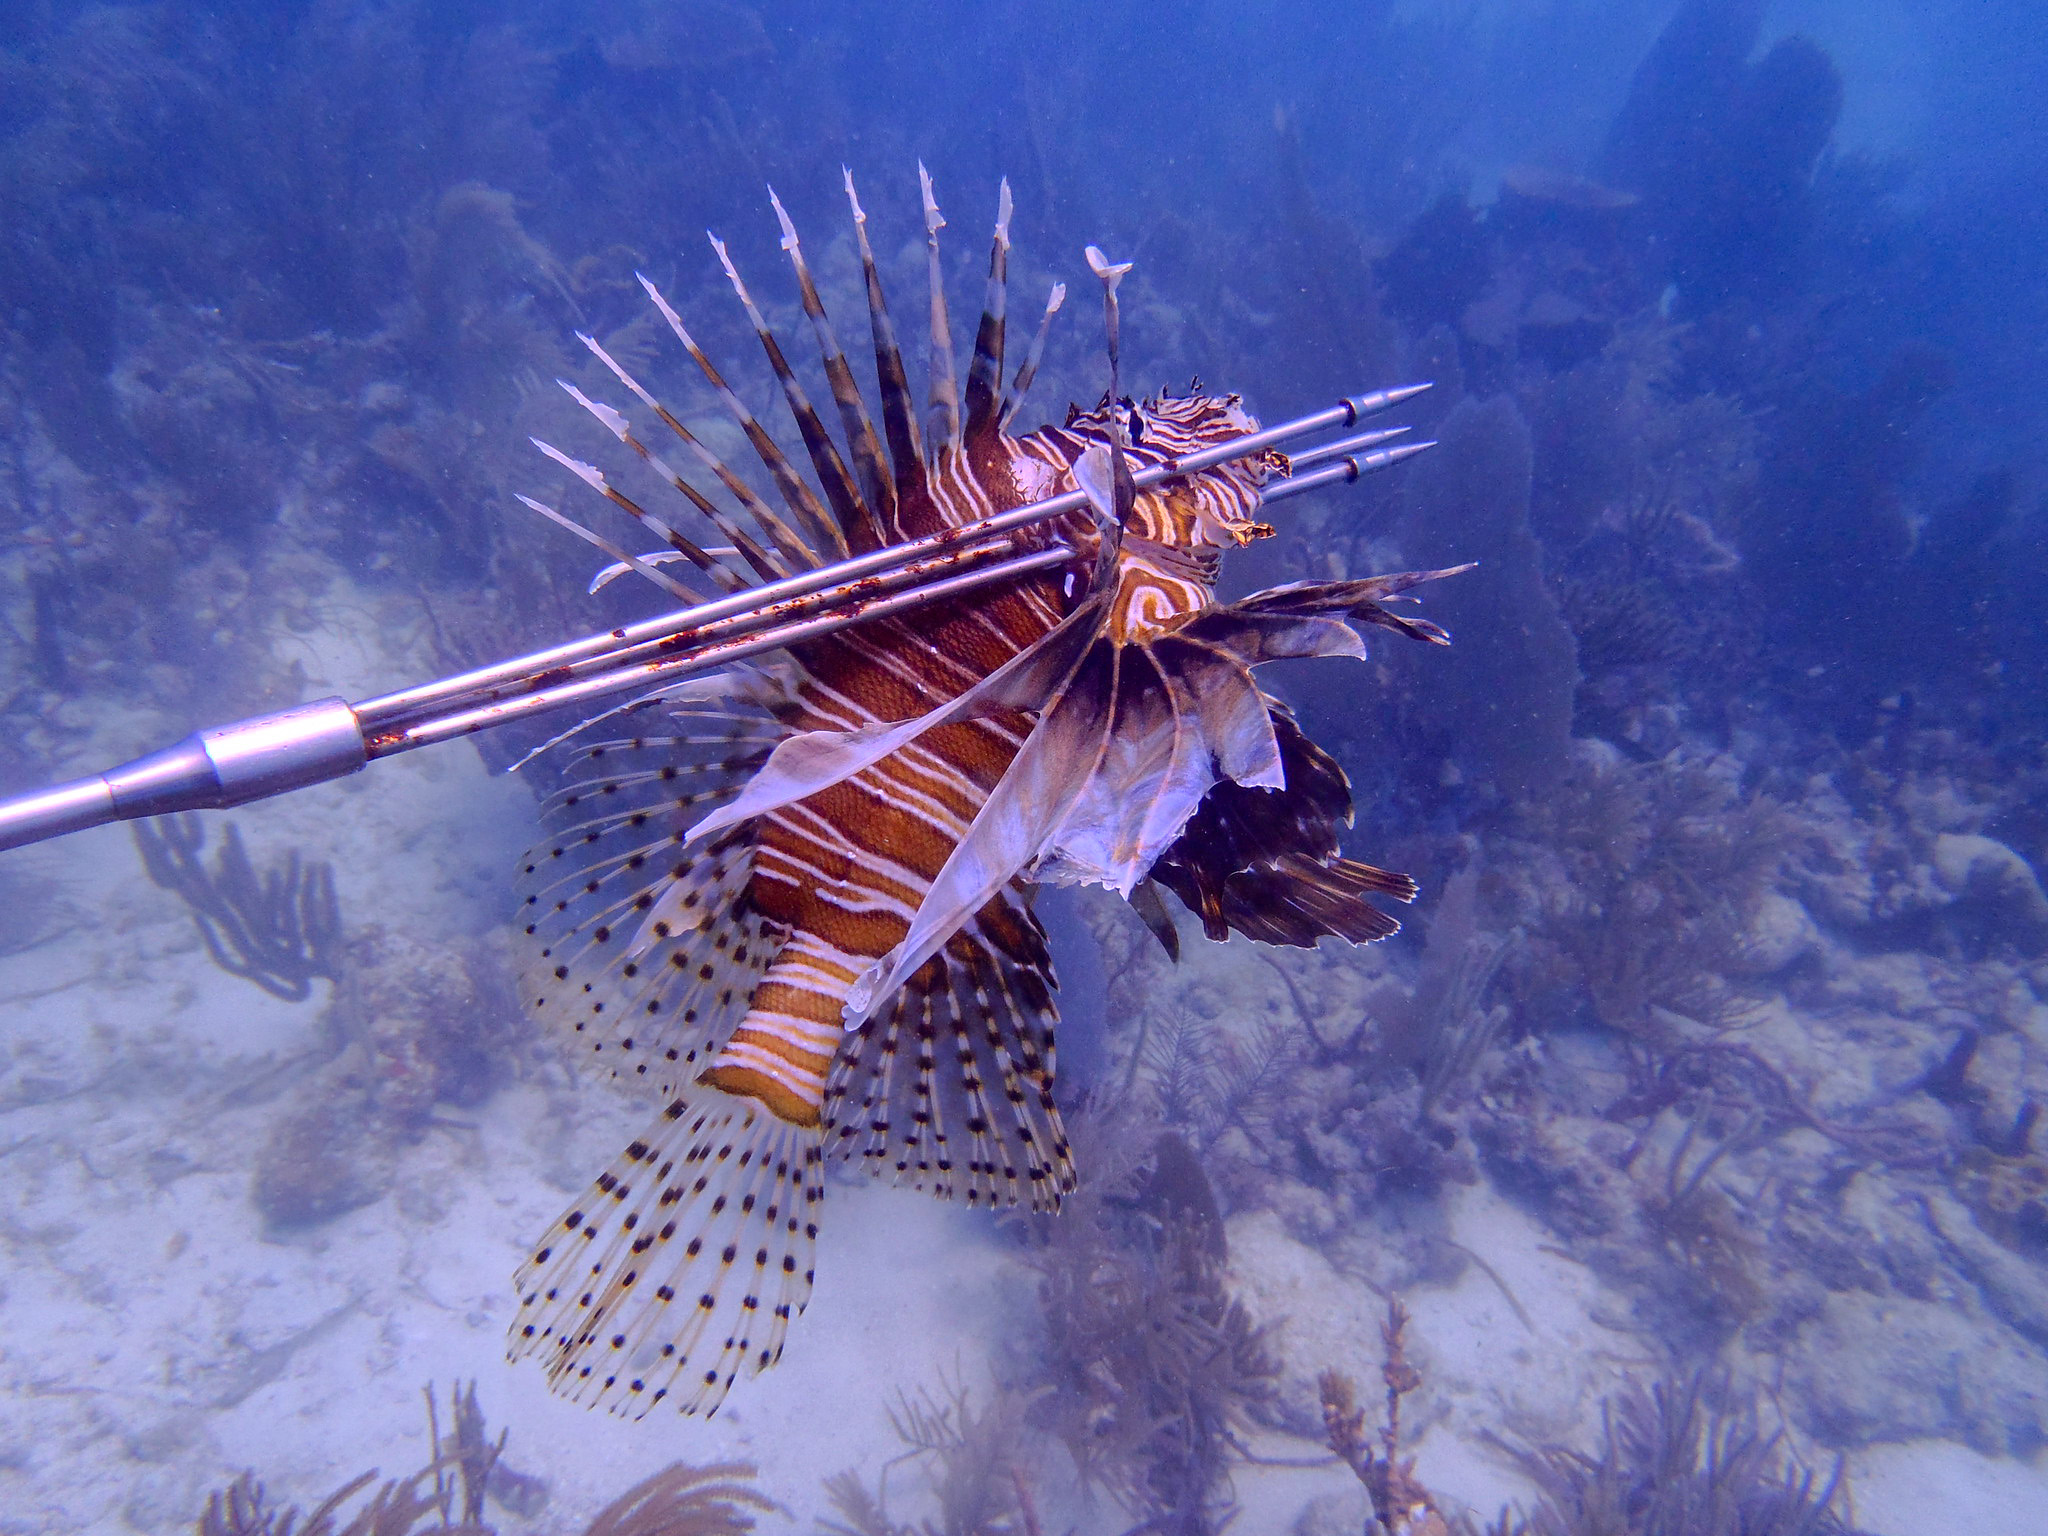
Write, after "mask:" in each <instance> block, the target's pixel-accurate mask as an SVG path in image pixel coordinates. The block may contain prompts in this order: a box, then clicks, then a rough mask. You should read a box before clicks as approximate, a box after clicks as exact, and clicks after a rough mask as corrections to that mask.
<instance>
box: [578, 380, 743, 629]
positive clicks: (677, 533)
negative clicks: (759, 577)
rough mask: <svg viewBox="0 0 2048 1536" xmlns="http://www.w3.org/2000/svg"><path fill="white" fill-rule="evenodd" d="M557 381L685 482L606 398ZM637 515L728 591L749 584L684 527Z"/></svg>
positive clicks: (638, 567)
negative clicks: (685, 532) (591, 395)
mask: <svg viewBox="0 0 2048 1536" xmlns="http://www.w3.org/2000/svg"><path fill="white" fill-rule="evenodd" d="M555 382H556V383H557V384H559V385H561V386H562V388H563V389H565V390H567V391H568V393H569V397H570V398H571V399H572V400H574V401H575V402H576V403H577V404H578V405H580V406H582V407H583V408H584V409H585V410H586V411H588V412H590V414H591V415H593V416H595V417H596V418H597V419H598V421H599V422H601V423H602V424H603V425H604V427H605V428H606V430H608V431H609V432H610V433H611V434H612V435H613V436H614V437H616V438H617V439H618V440H619V441H620V442H622V443H624V444H625V445H626V446H627V447H628V448H631V449H632V450H633V451H634V452H635V453H637V454H639V455H640V457H641V458H642V459H643V460H644V461H646V462H647V463H648V464H650V465H652V466H653V468H654V470H655V471H656V473H658V474H660V475H661V476H662V477H663V478H665V479H666V480H667V481H668V482H669V484H671V485H676V486H681V485H682V483H683V481H682V476H680V475H678V474H677V473H676V472H675V471H674V470H673V469H671V468H669V466H668V465H667V464H666V463H665V462H663V460H662V458H661V455H659V454H657V453H656V452H654V450H653V449H651V448H649V447H648V446H647V445H646V444H645V443H643V442H641V441H640V439H639V438H637V437H635V436H634V435H633V429H632V426H631V424H630V423H628V422H627V420H626V418H625V417H624V416H623V415H621V414H620V413H619V412H618V411H615V410H613V409H612V407H610V406H609V405H606V404H605V403H604V402H603V401H602V400H593V399H591V398H590V397H589V396H588V395H586V394H584V393H583V391H582V390H580V389H578V388H577V387H576V386H575V385H574V384H571V383H570V382H569V381H568V380H567V379H557V380H555ZM635 515H636V516H637V517H638V518H639V519H640V522H641V524H642V525H643V526H644V527H646V528H647V529H648V531H649V532H651V533H653V534H654V535H655V537H657V538H659V539H662V540H663V541H665V542H666V543H667V544H668V547H669V548H670V549H672V550H674V551H675V552H676V553H677V554H679V555H681V556H682V557H683V558H684V559H685V560H687V561H689V562H690V563H691V564H692V565H694V566H696V567H697V569H698V570H700V571H702V572H704V573H705V574H706V575H707V576H709V577H711V579H712V580H713V581H716V582H717V583H718V584H719V585H720V586H722V587H724V588H725V589H726V590H727V591H729V592H731V591H737V590H738V589H739V588H741V587H743V586H745V585H747V582H746V579H745V578H744V577H742V576H741V575H740V574H739V573H738V572H737V571H735V570H733V569H732V567H731V566H729V565H726V564H725V563H724V562H723V561H721V560H718V559H716V558H714V557H713V556H712V555H711V554H710V553H709V552H708V551H707V550H705V549H704V548H703V547H702V546H700V545H699V544H697V543H696V541H694V540H692V539H690V538H688V537H686V536H685V535H684V534H683V533H682V531H681V530H680V529H678V528H676V527H674V526H673V525H672V524H670V523H669V522H668V521H667V519H665V518H659V517H656V516H654V514H652V513H651V512H639V511H637V510H636V512H635ZM628 563H629V564H630V565H631V567H632V568H633V569H634V570H635V571H639V572H640V573H641V574H642V575H645V574H646V572H645V570H644V569H643V567H642V563H641V562H640V561H638V560H633V561H629V562H628ZM658 584H659V583H657V585H658Z"/></svg>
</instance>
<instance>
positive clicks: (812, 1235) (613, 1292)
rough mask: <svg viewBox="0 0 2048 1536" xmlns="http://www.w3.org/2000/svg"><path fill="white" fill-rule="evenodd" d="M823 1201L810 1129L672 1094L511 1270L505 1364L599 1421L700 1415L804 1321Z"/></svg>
mask: <svg viewBox="0 0 2048 1536" xmlns="http://www.w3.org/2000/svg"><path fill="white" fill-rule="evenodd" d="M824 1193H825V1186H824V1180H823V1176H822V1166H821V1162H820V1156H819V1145H818V1133H817V1132H816V1131H815V1130H811V1129H805V1128H803V1127H799V1126H794V1125H791V1124H789V1123H787V1122H786V1121H782V1120H778V1119H777V1118H775V1117H774V1116H773V1115H771V1114H769V1113H768V1112H767V1111H766V1110H764V1109H763V1108H762V1107H761V1106H760V1105H759V1104H758V1103H756V1102H754V1101H753V1100H751V1099H744V1098H734V1097H732V1096H730V1095H727V1094H723V1093H719V1092H718V1091H717V1090H715V1089H709V1088H703V1087H692V1088H690V1089H688V1090H686V1091H685V1092H684V1093H682V1094H681V1095H679V1096H678V1097H677V1098H676V1099H675V1100H673V1101H672V1102H671V1103H670V1104H669V1106H668V1108H667V1109H665V1110H664V1111H663V1112H662V1115H661V1117H660V1118H659V1119H658V1120H656V1121H655V1123H654V1124H653V1125H652V1126H650V1127H649V1128H648V1129H647V1131H646V1133H645V1134H644V1135H643V1136H642V1137H641V1138H640V1139H639V1140H637V1141H635V1142H634V1143H633V1144H632V1145H631V1146H629V1147H628V1148H626V1150H625V1152H624V1153H623V1154H622V1155H621V1156H620V1157H619V1159H618V1160H617V1161H616V1162H614V1163H613V1164H612V1166H611V1167H610V1168H609V1169H607V1170H606V1171H605V1173H604V1174H603V1175H602V1176H601V1177H600V1178H599V1179H598V1181H597V1182H596V1183H595V1184H594V1185H592V1186H591V1187H590V1189H589V1190H587V1191H586V1192H585V1193H584V1196H583V1198H582V1199H581V1200H579V1201H578V1202H577V1203H576V1205H575V1206H574V1207H573V1208H572V1209H571V1210H570V1211H569V1212H568V1213H567V1214H565V1215H564V1216H563V1217H562V1218H561V1219H560V1220H559V1221H557V1222H556V1223H555V1224H554V1225H553V1226H552V1227H550V1228H549V1229H548V1233H547V1236H546V1237H545V1238H544V1239H543V1240H542V1242H541V1244H540V1245H539V1247H538V1248H537V1250H536V1251H535V1253H534V1255H533V1257H532V1258H530V1259H529V1260H528V1261H527V1262H526V1263H525V1264H524V1265H522V1266H521V1267H520V1270H519V1273H518V1275H517V1276H516V1277H515V1283H516V1284H517V1286H518V1288H519V1297H520V1305H519V1313H518V1316H517V1317H515V1318H514V1319H513V1323H512V1334H511V1340H510V1345H509V1353H510V1356H511V1358H512V1359H514V1360H518V1359H521V1358H523V1357H525V1356H527V1355H539V1356H540V1357H541V1360H542V1362H543V1364H545V1365H546V1367H547V1372H548V1382H549V1385H551V1386H552V1387H553V1388H554V1389H555V1390H556V1391H557V1392H560V1393H562V1394H563V1395H564V1396H566V1397H569V1398H571V1399H573V1400H575V1401H577V1402H584V1403H590V1404H593V1405H598V1406H602V1407H605V1408H608V1409H610V1410H611V1411H612V1412H614V1413H626V1414H632V1415H634V1416H635V1417H638V1416H639V1415H641V1414H644V1413H646V1412H647V1411H648V1410H649V1409H650V1408H652V1407H653V1406H654V1405H655V1404H656V1403H659V1402H663V1401H669V1402H673V1403H674V1404H675V1405H676V1406H677V1407H678V1408H680V1409H681V1411H682V1412H684V1413H706V1414H708V1413H711V1412H713V1411H715V1410H716V1409H717V1407H718V1405H719V1403H720V1402H721V1401H722V1400H723V1399H724V1397H725V1394H726V1391H727V1389H728V1388H729V1387H731V1385H732V1383H733V1381H734V1379H735V1378H736V1377H737V1376H739V1375H740V1374H741V1373H742V1372H744V1373H745V1374H747V1375H750V1376H751V1375H755V1374H758V1373H759V1372H761V1371H763V1370H765V1369H767V1367H768V1366H770V1365H772V1364H774V1363H775V1360H776V1358H777V1357H778V1356H779V1355H780V1354H781V1352H782V1342H783V1336H784V1334H785V1333H786V1332H787V1330H788V1328H789V1324H790V1321H791V1320H792V1319H793V1318H795V1317H796V1316H797V1315H798V1314H799V1313H801V1312H802V1311H803V1309H804V1303H805V1302H806V1301H807V1300H808V1299H809V1297H810V1292H811V1255H812V1252H813V1249H814V1248H815V1245H816V1239H817V1231H818V1227H817V1221H818V1210H819V1203H820V1202H821V1201H822V1200H823V1198H824Z"/></svg>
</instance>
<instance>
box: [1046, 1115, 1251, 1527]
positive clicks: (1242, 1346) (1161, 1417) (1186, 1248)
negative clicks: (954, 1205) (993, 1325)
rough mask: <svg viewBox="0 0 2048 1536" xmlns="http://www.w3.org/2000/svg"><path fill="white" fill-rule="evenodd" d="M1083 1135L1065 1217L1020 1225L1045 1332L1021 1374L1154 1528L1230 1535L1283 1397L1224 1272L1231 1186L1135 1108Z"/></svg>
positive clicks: (1069, 1448) (1092, 1466)
mask: <svg viewBox="0 0 2048 1536" xmlns="http://www.w3.org/2000/svg"><path fill="white" fill-rule="evenodd" d="M1070 1130H1071V1133H1072V1136H1073V1139H1074V1142H1075V1146H1076V1148H1077V1153H1076V1155H1077V1156H1082V1157H1087V1158H1088V1159H1089V1167H1090V1168H1091V1169H1092V1170H1093V1171H1094V1172H1093V1177H1092V1179H1091V1182H1090V1185H1089V1186H1088V1187H1087V1188H1085V1189H1084V1190H1082V1191H1080V1192H1079V1193H1077V1194H1075V1195H1074V1196H1071V1197H1069V1199H1068V1201H1067V1204H1066V1207H1065V1209H1064V1210H1063V1211H1062V1212H1061V1214H1060V1215H1059V1216H1057V1217H1041V1218H1031V1219H1028V1220H1020V1222H1019V1225H1020V1226H1021V1227H1022V1229H1023V1235H1024V1237H1025V1239H1026V1244H1027V1246H1026V1247H1025V1249H1024V1252H1023V1261H1024V1263H1025V1264H1026V1265H1028V1266H1029V1268H1030V1269H1031V1270H1032V1271H1033V1272H1034V1273H1035V1274H1036V1276H1037V1292H1038V1316H1039V1324H1038V1327H1039V1337H1038V1339H1037V1340H1035V1341H1034V1343H1033V1345H1032V1347H1031V1348H1030V1350H1029V1352H1028V1354H1027V1355H1024V1356H1022V1357H1020V1359H1019V1360H1018V1361H1017V1362H1016V1363H1015V1364H1014V1366H1013V1367H1012V1369H1011V1371H1010V1373H1009V1378H1008V1379H1009V1383H1010V1386H1011V1390H1013V1391H1017V1392H1021V1393H1023V1394H1025V1399H1026V1402H1027V1404H1028V1406H1027V1408H1026V1409H1025V1415H1024V1422H1025V1423H1026V1424H1027V1425H1028V1426H1029V1427H1030V1428H1031V1429H1032V1430H1033V1431H1034V1432H1035V1433H1037V1434H1040V1435H1044V1436H1047V1437H1049V1438H1050V1439H1052V1440H1053V1441H1054V1442H1056V1443H1057V1444H1059V1445H1060V1446H1061V1447H1063V1448H1064V1450H1065V1451H1066V1453H1067V1455H1068V1457H1069V1458H1071V1460H1072V1463H1073V1465H1074V1467H1075V1468H1076V1470H1077V1471H1078V1472H1079V1474H1080V1477H1081V1479H1082V1481H1083V1482H1084V1483H1085V1484H1086V1485H1087V1486H1089V1487H1091V1488H1097V1489H1100V1490H1102V1491H1104V1492H1106V1493H1108V1494H1109V1495H1110V1496H1111V1497H1112V1498H1114V1499H1115V1500H1116V1502H1117V1503H1118V1504H1119V1505H1121V1506H1122V1507H1123V1508H1124V1509H1125V1510H1126V1511H1128V1512H1129V1513H1130V1514H1131V1515H1132V1516H1133V1518H1134V1519H1136V1520H1137V1521H1138V1522H1139V1524H1140V1525H1141V1527H1142V1528H1144V1529H1146V1530H1154V1531H1159V1532H1165V1533H1185V1536H1200V1533H1206V1532H1213V1531H1216V1530H1220V1529H1221V1528H1222V1526H1223V1525H1224V1524H1225V1523H1227V1521H1228V1519H1229V1516H1230V1513H1231V1509H1232V1502H1231V1484H1230V1467H1231V1464H1232V1462H1233V1461H1234V1460H1235V1459H1236V1458H1237V1445H1238V1440H1237V1436H1238V1434H1239V1432H1240V1431H1241V1430H1242V1429H1243V1428H1245V1427H1246V1426H1247V1425H1248V1424H1249V1423H1250V1422H1251V1421H1252V1419H1253V1418H1254V1416H1256V1415H1257V1414H1259V1413H1260V1412H1262V1411H1263V1409H1264V1407H1265V1405H1266V1404H1267V1403H1268V1401H1269V1400H1270V1398H1271V1396H1272V1391H1273V1380H1274V1375H1275V1366H1274V1363H1273V1361H1272V1359H1271V1358H1270V1356H1269V1354H1268V1352H1267V1347H1266V1343H1265V1341H1264V1339H1263V1338H1262V1337H1261V1334H1260V1331H1259V1330H1258V1329H1257V1328H1256V1327H1254V1326H1253V1324H1252V1322H1251V1319H1250V1318H1249V1316H1248V1315H1247V1314H1246V1312H1245V1310H1244V1308H1243V1306H1242V1305H1241V1304H1240V1303H1239V1302H1238V1301H1237V1300H1236V1299H1235V1298H1234V1297H1232V1296H1231V1295H1230V1293H1229V1291H1228V1290H1227V1289H1226V1288H1225V1286H1224V1284H1223V1280H1222V1269H1223V1258H1224V1254H1223V1252H1222V1249H1221V1245H1220V1237H1221V1231H1220V1224H1219V1223H1218V1222H1217V1219H1216V1214H1215V1211H1216V1207H1215V1197H1214V1196H1213V1194H1211V1193H1210V1192H1209V1191H1208V1189H1207V1181H1206V1179H1205V1177H1204V1175H1203V1173H1202V1170H1201V1166H1200V1164H1198V1163H1197V1162H1196V1161H1195V1160H1194V1159H1193V1158H1191V1157H1188V1156H1186V1155H1185V1154H1184V1153H1183V1152H1182V1151H1180V1150H1179V1148H1178V1147H1177V1145H1176V1144H1175V1143H1174V1142H1173V1141H1172V1140H1171V1139H1162V1140H1155V1141H1154V1142H1153V1144H1152V1146H1151V1148H1150V1149H1149V1151H1148V1150H1147V1149H1146V1148H1145V1146H1144V1142H1143V1125H1142V1122H1139V1121H1137V1120H1136V1119H1135V1118H1134V1117H1133V1116H1132V1115H1131V1113H1130V1112H1129V1110H1128V1109H1122V1110H1115V1109H1110V1108H1108V1107H1106V1106H1097V1107H1096V1108H1094V1109H1093V1110H1092V1111H1090V1112H1086V1113H1084V1114H1083V1115H1081V1116H1079V1117H1077V1118H1076V1120H1075V1121H1074V1122H1072V1123H1071V1125H1070Z"/></svg>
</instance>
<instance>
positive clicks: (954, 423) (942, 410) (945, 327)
mask: <svg viewBox="0 0 2048 1536" xmlns="http://www.w3.org/2000/svg"><path fill="white" fill-rule="evenodd" d="M917 184H918V190H919V191H920V192H922V193H923V195H924V243H925V260H926V265H927V267H928V269H929V272H930V277H931V310H932V350H931V403H930V406H929V408H928V410H927V412H926V416H927V425H926V429H925V436H926V438H927V439H928V443H927V447H928V448H929V450H930V453H931V456H932V462H933V463H937V462H938V459H939V455H940V453H941V452H942V451H944V450H946V449H952V450H956V451H957V450H958V449H959V447H960V385H959V381H958V380H957V379H956V378H955V376H954V373H953V323H952V321H951V320H949V319H948V318H947V315H946V272H945V266H944V263H943V262H942V261H941V260H940V259H939V231H940V230H942V229H944V228H945V227H946V220H945V217H944V215H942V214H941V213H940V212H939V200H938V199H937V198H936V197H934V196H933V195H932V173H931V172H930V171H928V170H926V169H925V168H924V162H923V161H922V160H920V161H918V162H917Z"/></svg>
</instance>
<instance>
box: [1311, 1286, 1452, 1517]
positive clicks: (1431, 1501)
mask: <svg viewBox="0 0 2048 1536" xmlns="http://www.w3.org/2000/svg"><path fill="white" fill-rule="evenodd" d="M1407 1327H1408V1309H1407V1308H1405V1307H1403V1306H1402V1305H1401V1303H1400V1300H1399V1298H1389V1299H1388V1301H1387V1320H1386V1321H1385V1322H1384V1323H1382V1324H1380V1342H1381V1344H1382V1345H1383V1346H1384V1347H1385V1349H1386V1358H1385V1359H1384V1360H1383V1361H1382V1362H1381V1363H1380V1379H1381V1380H1382V1381H1383V1382H1385V1383H1386V1388H1387V1412H1386V1421H1385V1422H1384V1423H1383V1424H1382V1425H1381V1426H1380V1432H1379V1441H1380V1449H1379V1450H1378V1451H1377V1452H1375V1451H1374V1450H1373V1448H1372V1441H1371V1440H1370V1439H1369V1438H1368V1437H1367V1435H1366V1433H1365V1410H1364V1409H1362V1408H1360V1407H1359V1406H1358V1389H1357V1388H1356V1387H1355V1386H1354V1385H1353V1384H1352V1381H1351V1378H1350V1377H1348V1376H1346V1375H1344V1374H1343V1373H1342V1372H1341V1371H1337V1370H1326V1371H1324V1372H1323V1373H1322V1375H1321V1376H1320V1377H1318V1378H1317V1381H1316V1386H1317V1389H1318V1391H1319V1392H1320V1393H1321V1396H1322V1400H1323V1432H1324V1435H1325V1437H1326V1438H1327V1439H1328V1441H1329V1445H1330V1449H1331V1451H1332V1452H1334V1453H1335V1454H1336V1456H1337V1457H1338V1459H1339V1460H1341V1461H1342V1462H1343V1463H1344V1464H1345V1465H1346V1466H1348V1467H1350V1468H1351V1470H1352V1471H1353V1472H1355V1473H1356V1474H1357V1475H1358V1480H1359V1481H1360V1482H1361V1483H1363V1484H1365V1491H1366V1495H1367V1497H1369V1498H1370V1499H1371V1500H1372V1512H1373V1518H1374V1519H1375V1520H1376V1521H1378V1523H1379V1533H1378V1536H1451V1531H1452V1529H1453V1527H1452V1525H1451V1523H1450V1522H1449V1521H1448V1520H1447V1519H1446V1518H1445V1517H1444V1514H1443V1512H1442V1511H1441V1510H1439V1509H1438V1508H1437V1504H1436V1499H1435V1498H1434V1497H1433V1496H1432V1495H1431V1493H1430V1491H1429V1490H1428V1489H1427V1488H1425V1487H1424V1486H1423V1485H1422V1483H1421V1481H1420V1480H1419V1479H1418V1478H1417V1477H1416V1475H1415V1458H1414V1457H1412V1456H1410V1457H1406V1458H1404V1457H1403V1456H1402V1455H1401V1451H1402V1443H1401V1399H1402V1398H1404V1397H1406V1396H1407V1395H1408V1394H1409V1393H1410V1392H1413V1391H1414V1390H1415V1389H1416V1388H1417V1387H1419V1386H1421V1385H1422V1373H1421V1372H1420V1371H1418V1370H1417V1369H1416V1368H1415V1367H1414V1366H1413V1365H1411V1364H1409V1363H1408V1355H1407V1351H1406V1349H1405V1347H1404V1346H1403V1343H1402V1336H1403V1334H1404V1333H1405V1332H1406V1330H1407ZM1459 1524H1460V1527H1461V1528H1463V1522H1462V1521H1461V1522H1460V1523H1459Z"/></svg>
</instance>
